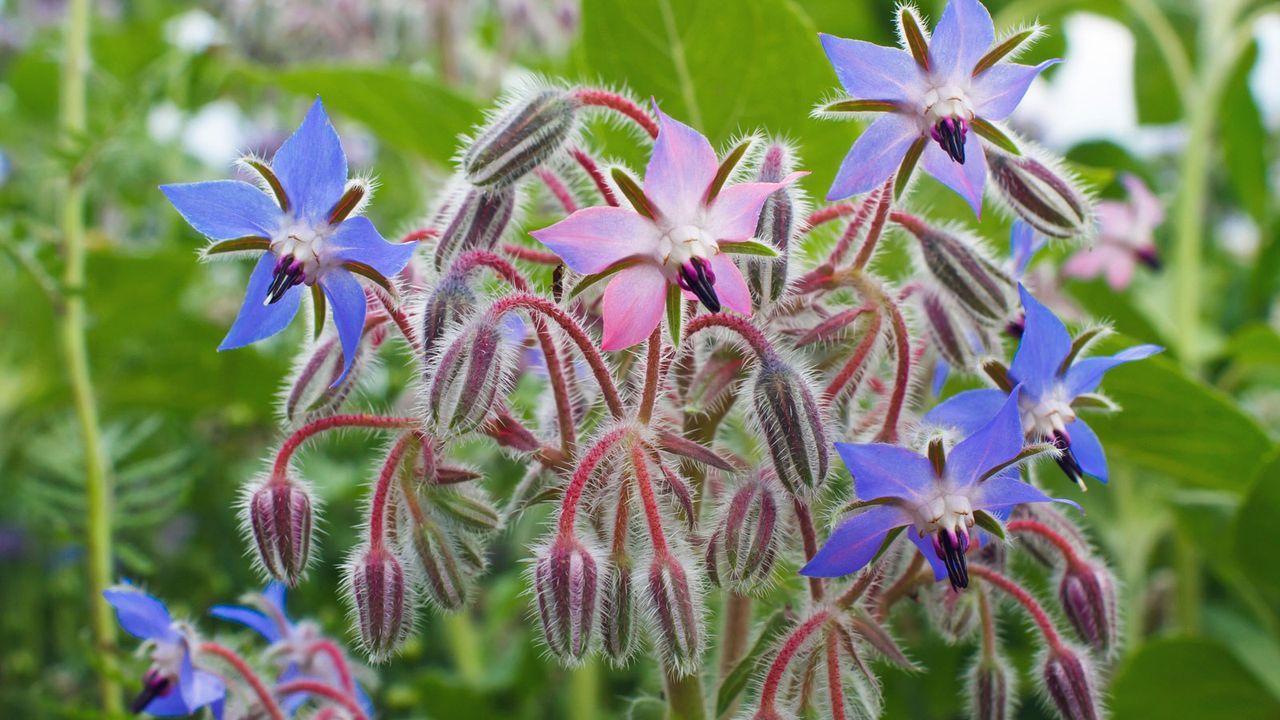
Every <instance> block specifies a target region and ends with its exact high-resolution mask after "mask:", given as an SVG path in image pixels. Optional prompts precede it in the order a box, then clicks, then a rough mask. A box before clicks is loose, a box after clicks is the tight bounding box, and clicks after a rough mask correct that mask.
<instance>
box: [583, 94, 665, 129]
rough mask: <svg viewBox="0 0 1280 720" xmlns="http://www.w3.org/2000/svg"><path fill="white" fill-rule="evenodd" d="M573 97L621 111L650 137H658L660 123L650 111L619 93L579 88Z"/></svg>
mask: <svg viewBox="0 0 1280 720" xmlns="http://www.w3.org/2000/svg"><path fill="white" fill-rule="evenodd" d="M573 97H574V98H575V99H576V100H577V101H578V102H580V103H582V104H583V105H593V106H595V107H602V108H608V109H610V110H612V111H614V112H616V113H619V114H620V115H622V116H623V117H625V118H627V119H629V120H631V121H632V122H634V123H635V124H636V125H639V126H640V128H641V129H643V130H644V131H645V132H647V133H649V137H651V138H656V137H658V123H656V122H654V121H653V118H651V117H649V113H646V112H645V111H644V109H643V108H641V107H640V106H639V105H637V104H635V103H634V102H632V101H631V100H629V99H627V98H625V97H623V96H621V95H619V94H617V93H612V92H609V91H608V90H601V89H598V88H578V89H577V90H574V91H573Z"/></svg>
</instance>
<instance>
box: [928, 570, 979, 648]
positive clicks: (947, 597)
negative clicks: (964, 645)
mask: <svg viewBox="0 0 1280 720" xmlns="http://www.w3.org/2000/svg"><path fill="white" fill-rule="evenodd" d="M977 597H978V594H977V593H973V592H966V591H964V590H956V589H955V588H953V587H951V585H950V584H949V583H933V584H932V585H931V586H929V587H928V588H927V589H926V590H925V607H926V609H927V611H928V612H929V616H930V618H931V619H932V620H933V625H934V627H936V628H937V630H938V634H940V635H941V636H942V638H943V639H944V640H946V641H947V642H948V643H951V644H953V645H955V644H958V643H961V642H964V641H965V640H966V639H967V638H968V637H969V636H970V635H972V634H973V633H974V631H975V630H977V629H978V625H979V615H978V599H977Z"/></svg>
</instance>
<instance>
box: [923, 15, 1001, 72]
mask: <svg viewBox="0 0 1280 720" xmlns="http://www.w3.org/2000/svg"><path fill="white" fill-rule="evenodd" d="M995 40H996V29H995V25H993V24H992V22H991V13H989V12H987V9H986V8H985V7H983V6H982V3H980V2H978V0H951V1H950V2H948V3H947V7H946V9H945V10H943V11H942V19H940V20H938V25H937V27H935V28H934V29H933V37H932V38H930V39H929V67H930V69H931V71H932V72H933V74H934V75H936V76H938V77H942V78H962V77H968V76H969V75H970V74H972V73H973V68H974V66H975V65H977V64H978V61H979V60H981V59H982V56H983V55H986V54H987V50H989V49H990V48H991V45H992V44H993V43H994V42H995Z"/></svg>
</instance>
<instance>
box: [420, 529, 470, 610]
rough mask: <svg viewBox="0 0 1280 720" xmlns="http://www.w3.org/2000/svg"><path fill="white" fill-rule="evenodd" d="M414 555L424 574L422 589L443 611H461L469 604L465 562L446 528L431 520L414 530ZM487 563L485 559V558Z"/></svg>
mask: <svg viewBox="0 0 1280 720" xmlns="http://www.w3.org/2000/svg"><path fill="white" fill-rule="evenodd" d="M410 540H411V542H412V545H413V554H414V555H415V556H416V557H417V558H418V568H419V569H420V570H421V571H422V587H423V589H424V590H425V591H426V593H427V598H428V599H429V600H431V602H433V603H435V604H436V605H438V606H440V608H441V609H443V610H460V609H462V606H463V605H465V604H466V602H467V574H466V573H465V572H464V570H463V566H464V564H465V560H464V559H463V558H461V557H459V553H458V547H457V545H456V544H455V543H454V542H453V539H452V538H450V537H449V534H448V533H447V532H445V530H444V529H443V528H441V527H440V526H439V525H437V524H436V523H434V522H431V521H430V520H426V521H424V522H422V523H421V524H418V525H415V526H414V527H413V533H412V534H411V535H410ZM482 562H483V559H482Z"/></svg>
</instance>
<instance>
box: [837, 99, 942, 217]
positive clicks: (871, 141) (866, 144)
mask: <svg viewBox="0 0 1280 720" xmlns="http://www.w3.org/2000/svg"><path fill="white" fill-rule="evenodd" d="M919 137H920V128H919V127H917V126H916V124H915V122H914V121H913V120H911V119H910V118H908V117H906V116H905V115H902V114H900V113H896V112H890V113H885V114H884V115H882V116H880V118H879V119H877V120H876V121H875V122H873V123H871V125H870V126H869V127H868V128H867V129H866V130H864V131H863V132H862V135H860V136H858V139H857V140H856V141H854V143H853V147H852V148H850V149H849V154H848V155H846V156H845V158H844V162H842V163H840V171H839V172H838V173H836V179H835V181H834V182H832V183H831V191H830V192H828V193H827V199H828V200H840V199H843V198H847V197H852V196H854V195H861V194H862V193H864V192H867V191H868V190H872V189H874V188H878V187H880V185H882V184H883V183H884V181H885V180H888V179H889V178H890V177H892V176H893V174H894V173H895V172H896V171H897V170H898V166H900V165H901V164H902V158H904V157H906V155H907V150H908V149H909V148H910V147H911V143H913V142H915V141H916V140H917V139H918V138H919Z"/></svg>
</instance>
